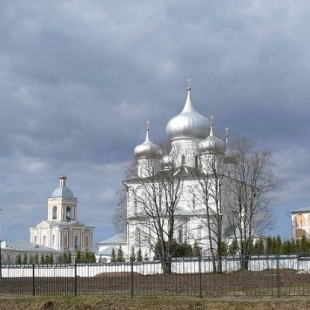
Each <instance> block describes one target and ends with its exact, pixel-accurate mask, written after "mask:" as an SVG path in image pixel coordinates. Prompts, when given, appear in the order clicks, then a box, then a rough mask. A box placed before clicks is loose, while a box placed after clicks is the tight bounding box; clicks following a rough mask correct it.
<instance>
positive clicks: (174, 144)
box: [115, 86, 232, 259]
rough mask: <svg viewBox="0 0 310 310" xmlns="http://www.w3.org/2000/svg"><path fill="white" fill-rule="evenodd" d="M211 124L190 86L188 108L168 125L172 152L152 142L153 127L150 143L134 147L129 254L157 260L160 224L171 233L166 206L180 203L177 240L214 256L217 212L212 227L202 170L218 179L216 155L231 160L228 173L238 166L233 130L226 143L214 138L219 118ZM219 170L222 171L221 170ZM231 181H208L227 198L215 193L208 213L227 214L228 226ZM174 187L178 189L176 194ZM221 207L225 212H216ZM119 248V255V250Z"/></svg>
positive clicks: (129, 196) (176, 213) (226, 178)
mask: <svg viewBox="0 0 310 310" xmlns="http://www.w3.org/2000/svg"><path fill="white" fill-rule="evenodd" d="M210 121H211V122H210ZM210 121H209V120H208V118H206V117H205V116H203V115H201V114H199V113H198V112H197V111H196V109H195V107H194V104H193V101H192V98H191V87H190V86H189V87H188V91H187V98H186V101H185V105H184V108H183V110H182V111H181V113H180V114H178V115H177V116H175V117H173V118H172V119H171V120H170V121H169V122H168V124H167V126H166V134H167V137H168V139H169V141H170V146H171V148H170V150H169V151H168V152H166V154H164V153H165V152H164V150H163V149H162V148H161V147H160V146H159V145H156V144H154V143H153V142H151V140H150V137H149V124H148V123H147V129H146V138H145V141H144V142H143V143H142V144H141V145H138V146H137V147H136V148H135V149H134V155H135V160H136V165H135V168H134V169H133V171H132V177H131V178H129V179H127V180H125V181H124V184H125V186H126V192H127V249H124V247H122V248H123V250H124V252H127V253H129V254H130V253H131V251H134V252H135V253H137V251H138V250H139V249H140V250H141V251H142V255H143V257H145V256H147V257H148V258H149V259H153V258H154V255H155V247H156V243H157V240H158V233H159V226H161V228H162V231H163V233H164V234H165V233H167V231H168V230H169V225H170V223H169V214H168V213H169V211H167V208H165V207H167V206H168V205H169V204H170V206H171V203H174V204H175V205H174V209H173V212H174V223H173V234H174V236H173V238H174V240H175V241H176V242H177V243H187V244H189V245H192V246H194V245H196V246H198V247H199V248H200V249H201V252H202V253H201V254H202V255H209V253H210V252H209V251H210V239H211V237H210V234H212V232H211V230H210V229H209V228H210V226H212V225H213V224H212V214H211V216H209V223H208V224H206V221H207V219H206V203H205V202H202V199H201V197H202V196H203V193H201V191H200V192H199V178H197V169H198V167H199V169H201V170H200V172H203V173H204V175H212V169H214V165H215V166H216V165H219V164H220V160H217V157H216V156H222V158H225V165H226V168H225V169H226V172H227V168H228V167H229V165H230V164H232V163H230V161H229V158H230V157H229V154H228V153H229V152H228V148H227V140H228V129H226V139H225V140H226V141H223V140H221V139H219V138H217V137H216V136H215V134H214V131H213V117H211V118H210ZM219 149H220V152H219ZM211 163H212V165H213V166H212V165H211ZM199 169H198V170H199ZM216 169H217V171H219V169H218V167H216ZM169 175H170V176H171V178H175V181H173V183H169V181H168V182H166V181H167V180H168V178H169ZM161 177H162V181H161ZM178 178H179V179H178ZM228 181H229V175H228V174H227V175H226V176H224V175H222V177H221V181H220V182H218V180H217V182H216V181H215V179H214V178H212V177H210V178H209V181H208V182H209V185H208V186H209V188H210V186H211V187H212V186H213V192H214V193H215V192H216V191H218V190H219V191H220V192H221V194H220V195H217V197H219V196H220V198H219V199H220V200H221V201H220V202H219V203H217V204H216V203H215V196H214V195H213V196H212V195H209V196H210V198H208V199H209V200H208V203H207V204H208V208H209V211H208V212H211V213H212V212H214V214H215V213H216V214H217V216H222V214H221V213H223V219H222V222H223V223H225V219H224V217H225V210H222V208H225V205H227V204H229V203H230V204H231V203H232V202H231V198H230V195H229V191H228V190H227V187H228ZM165 182H166V183H165ZM159 183H161V184H159ZM164 183H165V184H164ZM168 183H169V184H168ZM172 184H173V185H172ZM171 186H175V187H176V188H174V189H173V190H171ZM177 186H179V188H177ZM168 188H169V189H168ZM209 193H210V190H209ZM169 195H170V197H168V196H169ZM173 195H174V198H173V197H172V196H173ZM215 206H216V207H217V208H218V207H220V209H217V210H215ZM155 213H156V214H155ZM156 216H157V218H156V219H155V217H156ZM226 216H228V215H226ZM210 218H211V221H210ZM220 229H221V230H222V232H223V235H224V234H225V236H226V237H227V238H226V241H227V240H228V239H229V228H228V225H227V227H225V225H224V224H223V227H221V228H220ZM225 230H226V231H225ZM115 250H116V251H117V248H115Z"/></svg>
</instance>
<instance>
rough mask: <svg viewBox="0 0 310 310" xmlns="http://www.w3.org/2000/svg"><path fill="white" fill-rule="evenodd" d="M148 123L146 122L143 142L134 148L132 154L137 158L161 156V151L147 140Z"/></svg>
mask: <svg viewBox="0 0 310 310" xmlns="http://www.w3.org/2000/svg"><path fill="white" fill-rule="evenodd" d="M149 130H150V128H149V122H146V137H145V141H144V142H143V143H142V144H140V145H138V146H136V147H135V150H134V154H135V156H136V157H137V158H151V157H158V156H161V155H162V149H161V148H160V146H158V145H157V144H155V143H153V142H151V141H150V139H149Z"/></svg>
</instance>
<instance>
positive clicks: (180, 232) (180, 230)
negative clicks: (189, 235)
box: [178, 228, 183, 243]
mask: <svg viewBox="0 0 310 310" xmlns="http://www.w3.org/2000/svg"><path fill="white" fill-rule="evenodd" d="M178 242H179V243H182V242H183V229H182V228H179V229H178Z"/></svg>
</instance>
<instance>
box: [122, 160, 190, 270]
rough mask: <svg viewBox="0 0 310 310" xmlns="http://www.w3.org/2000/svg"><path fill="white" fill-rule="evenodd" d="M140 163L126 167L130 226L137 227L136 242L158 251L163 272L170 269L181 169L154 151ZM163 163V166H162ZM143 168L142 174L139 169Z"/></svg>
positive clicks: (181, 187) (180, 189) (181, 189)
mask: <svg viewBox="0 0 310 310" xmlns="http://www.w3.org/2000/svg"><path fill="white" fill-rule="evenodd" d="M151 157H152V158H151V159H150V158H148V159H147V160H145V161H144V163H143V164H141V162H140V163H137V161H135V163H134V164H133V165H132V166H131V167H130V168H129V169H128V171H127V172H128V173H127V175H128V177H129V178H128V179H127V180H126V181H125V182H124V183H125V184H126V189H127V197H128V198H127V199H128V201H127V203H128V205H129V206H131V207H130V208H128V210H127V212H128V213H127V219H128V223H129V225H132V226H133V228H135V229H139V236H135V238H139V242H140V243H141V244H143V245H144V246H145V245H147V246H148V247H150V248H151V249H152V251H153V253H155V251H157V252H159V256H160V259H161V261H162V267H163V271H164V272H165V273H170V272H171V258H172V255H173V253H172V252H171V251H172V244H173V241H174V238H175V236H174V232H175V227H176V225H177V222H178V216H177V214H176V213H177V212H176V211H177V207H178V203H179V201H180V197H181V195H182V192H183V173H184V168H183V166H182V165H181V166H180V165H178V164H177V160H174V158H171V156H170V161H169V162H166V163H163V161H162V158H161V157H160V158H159V157H156V155H155V154H154V155H153V156H151ZM163 164H164V165H165V167H163V166H162V165H163ZM138 166H139V167H140V169H141V168H142V169H143V173H141V170H140V172H139V169H138V168H139V167H138Z"/></svg>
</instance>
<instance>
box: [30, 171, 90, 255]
mask: <svg viewBox="0 0 310 310" xmlns="http://www.w3.org/2000/svg"><path fill="white" fill-rule="evenodd" d="M66 180H67V177H66V176H65V175H63V174H62V175H61V176H60V184H59V186H58V187H56V188H55V190H54V191H53V193H52V196H51V197H50V198H48V202H47V220H45V221H42V222H41V223H40V224H38V225H37V226H32V227H30V228H29V229H30V242H31V243H35V244H37V245H42V246H46V247H49V248H52V249H55V250H58V251H60V252H62V253H71V255H72V257H73V258H74V257H75V256H76V253H77V251H80V252H81V253H86V252H92V250H93V230H94V227H92V226H86V225H84V224H82V223H81V222H79V221H78V212H77V211H78V205H77V202H78V200H77V198H76V197H74V195H73V192H72V190H71V189H70V188H69V187H67V186H66Z"/></svg>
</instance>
